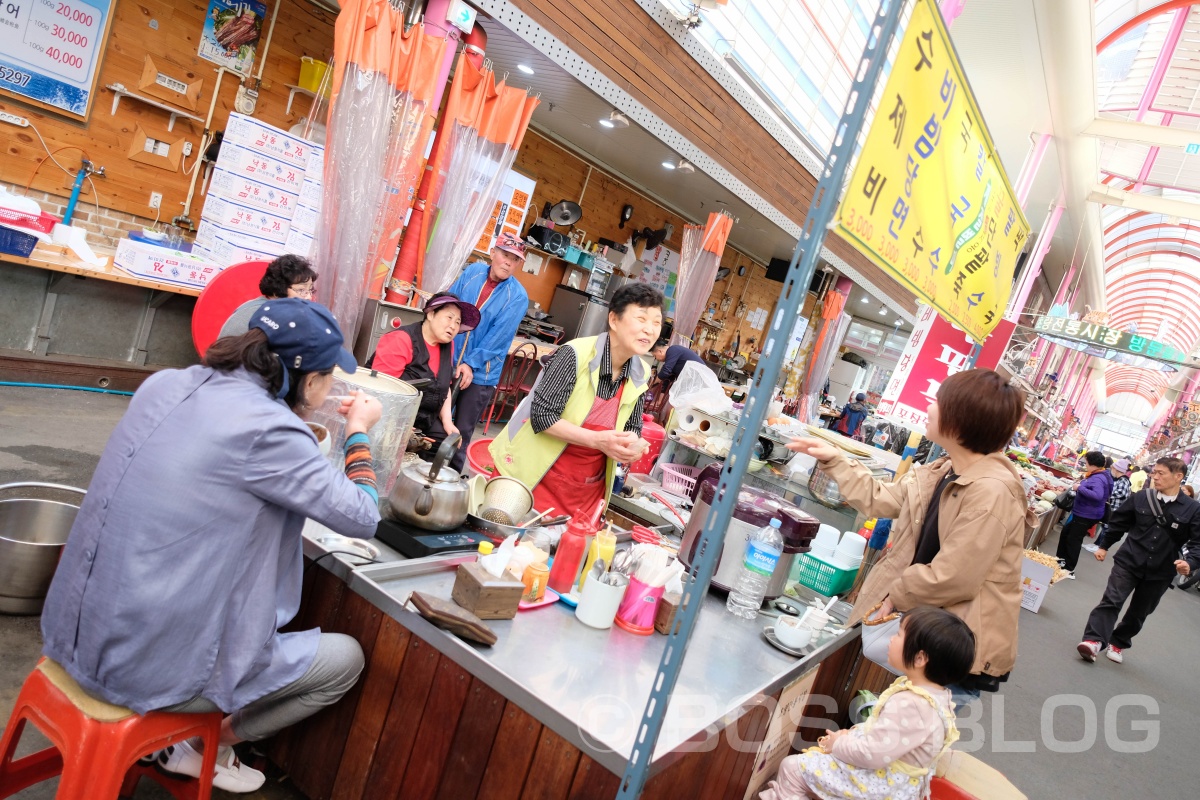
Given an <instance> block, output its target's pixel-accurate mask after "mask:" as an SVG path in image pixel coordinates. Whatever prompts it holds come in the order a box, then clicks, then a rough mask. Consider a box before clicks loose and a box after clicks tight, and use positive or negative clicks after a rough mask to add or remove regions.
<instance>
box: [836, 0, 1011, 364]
mask: <svg viewBox="0 0 1200 800" xmlns="http://www.w3.org/2000/svg"><path fill="white" fill-rule="evenodd" d="M838 229H839V231H840V233H841V234H842V235H843V236H845V237H846V238H847V239H848V240H850V241H851V242H852V243H853V244H854V245H855V247H856V248H857V249H859V250H860V251H862V252H863V253H864V254H865V255H866V256H868V257H869V258H870V259H871V260H872V261H874V262H875V263H876V264H878V265H879V267H880V268H882V269H883V270H884V271H886V272H887V273H888V274H890V275H892V276H893V277H894V278H895V279H896V280H897V281H899V282H900V283H901V284H903V285H905V286H907V287H908V288H909V289H911V290H912V292H913V294H915V295H916V296H917V297H918V298H919V299H921V300H922V301H924V302H926V303H928V304H929V305H931V306H933V307H934V308H936V309H937V310H938V312H939V313H941V315H942V316H943V317H945V318H946V319H948V320H950V321H951V322H953V323H954V324H955V325H958V326H959V327H961V328H962V329H963V330H964V331H966V332H967V334H968V335H969V336H970V337H971V338H972V339H974V340H975V341H977V342H982V341H983V340H984V339H985V338H986V337H987V335H988V334H989V333H991V331H992V329H993V328H995V327H996V325H997V324H998V323H999V322H1000V318H1001V316H1002V315H1003V313H1004V307H1005V306H1006V305H1007V303H1008V296H1009V293H1010V292H1011V290H1012V281H1013V271H1014V269H1015V268H1016V264H1017V256H1018V255H1019V254H1020V252H1021V250H1022V248H1023V247H1024V246H1025V241H1026V239H1028V237H1029V223H1028V222H1027V221H1026V220H1025V215H1024V214H1023V213H1022V212H1021V206H1020V204H1019V203H1017V200H1016V196H1015V195H1014V193H1013V190H1012V186H1010V185H1009V182H1008V176H1007V175H1006V174H1005V172H1004V166H1003V165H1002V164H1001V163H1000V158H999V156H998V155H997V154H996V152H995V147H994V146H993V144H992V139H991V136H990V135H989V134H988V130H987V126H986V125H985V124H984V121H983V116H982V114H980V112H979V106H978V104H977V103H976V102H975V97H974V95H973V94H972V93H971V87H970V86H969V85H968V84H967V80H966V77H965V76H964V74H963V71H962V65H961V64H960V63H959V61H958V55H957V54H956V53H955V52H954V47H953V46H952V45H951V43H950V36H949V34H948V33H947V32H946V27H945V24H944V23H943V21H942V16H941V13H940V12H939V11H938V9H937V6H936V5H935V4H934V3H933V2H932V0H916V3H915V5H914V7H913V13H912V17H911V19H910V20H909V23H908V28H907V29H906V30H905V32H904V39H903V41H902V42H901V44H900V49H899V52H898V53H897V56H896V60H895V61H894V62H893V66H892V72H891V74H890V75H889V76H888V80H887V85H886V87H885V89H884V92H883V95H882V97H881V99H880V101H879V107H878V110H876V112H875V119H874V121H873V122H872V123H871V129H870V131H869V132H868V133H867V139H866V143H865V144H864V146H863V149H862V153H861V155H860V156H859V159H858V163H857V164H856V165H855V168H854V175H853V177H852V178H851V179H850V182H849V183H847V184H846V188H845V194H844V196H843V198H842V205H841V208H840V209H839V210H838Z"/></svg>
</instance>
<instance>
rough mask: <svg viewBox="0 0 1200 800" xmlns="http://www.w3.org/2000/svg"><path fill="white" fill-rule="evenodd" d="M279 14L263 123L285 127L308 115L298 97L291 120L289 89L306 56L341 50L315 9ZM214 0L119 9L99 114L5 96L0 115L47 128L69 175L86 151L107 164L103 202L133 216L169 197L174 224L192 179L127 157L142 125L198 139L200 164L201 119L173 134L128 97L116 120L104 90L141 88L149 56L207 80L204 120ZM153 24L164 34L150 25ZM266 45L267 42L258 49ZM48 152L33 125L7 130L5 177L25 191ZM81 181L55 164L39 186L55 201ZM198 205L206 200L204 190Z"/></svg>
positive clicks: (261, 105) (327, 20)
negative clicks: (80, 115)
mask: <svg viewBox="0 0 1200 800" xmlns="http://www.w3.org/2000/svg"><path fill="white" fill-rule="evenodd" d="M277 2H280V3H283V5H282V6H281V7H280V10H279V18H278V22H277V23H276V26H275V34H274V37H273V38H272V42H271V49H270V51H269V52H268V54H267V59H266V69H265V71H264V73H263V85H262V87H261V88H260V90H259V99H258V110H257V111H256V113H255V117H256V118H258V119H261V120H262V121H264V122H267V123H270V124H272V125H276V126H279V127H281V128H284V129H287V128H290V127H291V126H292V125H293V124H295V123H296V122H297V121H298V120H299V119H301V117H302V116H303V114H304V113H305V112H307V110H308V104H309V99H308V98H307V97H302V96H299V95H298V96H297V97H296V102H295V103H294V104H293V106H292V113H291V114H286V113H285V107H286V105H287V95H288V90H287V87H286V86H284V84H285V83H292V84H294V83H296V81H297V79H298V78H299V74H300V57H301V56H304V55H308V56H312V57H314V58H321V59H324V60H328V58H329V56H331V54H332V51H333V18H332V17H331V16H330V15H328V14H326V13H324V12H322V11H319V10H318V9H316V7H315V6H313V5H312V4H310V3H297V2H285V0H277ZM207 7H208V3H207V2H199V0H190V1H188V0H185V1H184V2H170V1H169V0H138V2H118V3H116V4H115V13H114V16H113V23H112V33H111V34H110V36H109V40H108V42H107V43H106V45H105V47H104V59H103V62H102V64H101V67H100V80H99V81H98V83H97V94H96V99H95V102H94V104H93V106H92V113H91V117H90V118H89V119H88V120H87V121H86V122H85V123H78V122H73V121H69V120H66V119H65V118H62V117H59V116H57V115H54V114H51V113H49V112H44V111H40V110H36V109H34V108H33V107H32V106H28V105H25V104H23V103H20V102H19V101H16V100H13V99H10V98H7V97H6V98H3V99H0V109H3V110H5V111H9V112H12V113H14V114H19V115H21V116H24V117H28V118H29V119H30V120H32V121H33V123H34V124H35V125H36V126H37V127H38V129H39V130H40V131H41V133H42V135H43V136H44V137H45V139H46V142H47V144H49V146H50V148H51V149H52V150H54V149H56V148H69V149H64V151H63V152H62V153H59V154H58V155H57V156H56V157H57V158H58V160H59V161H61V162H62V163H63V165H64V166H66V167H67V168H69V169H72V170H74V169H76V168H77V167H78V166H79V158H80V150H79V149H78V148H82V149H83V150H84V151H86V152H87V154H88V156H89V157H90V159H91V160H92V161H93V162H94V163H95V164H97V165H98V166H103V167H105V168H106V177H104V178H96V179H95V184H96V190H97V191H98V192H99V193H100V205H101V206H102V207H106V208H115V209H119V210H121V211H124V212H126V213H130V214H138V215H141V216H146V215H147V213H149V215H150V216H153V212H152V211H149V209H148V207H147V204H148V202H149V198H150V192H151V191H157V192H162V194H163V202H162V216H163V218H164V219H168V220H169V219H170V218H171V217H173V216H175V215H176V214H178V213H179V212H180V210H181V209H182V207H183V205H182V204H183V202H184V200H185V199H186V197H187V191H188V183H189V181H190V178H189V177H188V176H185V175H184V174H183V172H182V170H176V171H168V170H165V169H162V168H160V167H157V166H151V165H146V164H140V163H137V162H134V161H131V160H129V158H127V156H126V154H127V153H128V151H129V147H130V144H131V143H132V141H133V136H134V131H135V129H136V128H137V126H138V125H141V126H142V128H143V129H144V130H145V131H146V134H147V135H149V136H153V137H154V138H156V139H164V140H167V141H173V140H175V139H178V138H185V139H187V140H188V141H190V142H191V143H192V146H193V153H192V156H191V157H189V158H188V159H187V163H188V164H189V165H190V164H193V163H195V159H196V156H197V152H196V148H197V146H198V145H199V142H200V135H201V133H202V132H203V131H202V126H201V124H200V123H195V122H191V121H189V120H185V119H180V120H178V121H176V123H175V128H174V130H173V131H171V132H169V133H168V131H167V122H168V115H167V113H166V112H164V111H161V110H159V109H155V108H152V107H150V106H146V105H143V104H141V103H137V102H136V101H133V100H130V99H128V98H125V99H122V100H121V105H120V108H118V109H117V113H116V115H112V114H111V113H110V111H111V109H112V99H113V94H112V92H111V91H109V90H107V89H104V88H102V87H104V86H107V85H108V84H112V83H121V84H124V85H125V87H126V88H128V89H130V90H135V89H136V87H137V85H138V81H139V78H140V76H141V74H142V68H143V65H144V62H145V57H146V56H147V55H149V56H152V57H153V58H154V60H155V62H156V63H157V64H158V65H159V67H160V69H162V70H163V71H164V72H168V73H169V74H171V71H172V70H175V72H176V73H177V74H173V77H177V78H179V79H180V80H183V81H186V82H189V83H190V82H192V81H194V80H197V79H203V81H204V87H203V90H202V92H201V95H200V103H199V105H200V109H199V110H198V111H197V112H196V113H197V115H198V116H201V117H203V116H205V114H206V113H207V111H208V106H209V102H210V101H211V98H212V92H213V87H214V86H215V84H216V74H217V73H216V66H215V65H214V64H212V63H211V62H209V61H205V60H204V59H201V58H200V57H199V56H197V55H196V49H197V47H198V44H199V37H200V31H201V29H202V27H203V24H204V14H205V10H206V9H207ZM267 7H268V16H267V19H266V20H265V21H264V23H263V38H264V40H265V38H266V31H267V26H268V25H269V24H270V12H271V10H273V8H274V4H273V3H272V2H269V1H268V3H267ZM152 23H153V24H155V25H156V26H157V29H155V28H152V27H151V24H152ZM261 47H262V44H261V43H260V52H261ZM237 85H238V82H237V80H236V76H231V75H226V76H225V78H224V80H223V81H222V83H221V90H220V95H219V99H218V102H217V109H216V113H215V115H214V117H213V127H214V128H215V129H217V130H221V129H223V128H224V127H225V121H226V120H227V119H228V114H229V112H230V111H232V110H233V98H234V96H235V94H236V92H237ZM45 155H46V151H45V150H43V149H42V146H41V145H40V144H39V143H38V140H37V137H36V135H35V134H34V132H33V131H32V130H30V129H28V128H17V127H14V126H12V125H0V181H7V182H10V183H14V184H17V185H18V186H24V185H25V184H26V182H28V181H29V180H30V179H31V177H33V171H34V167H35V166H36V165H37V162H38V161H39V159H41V158H42V157H43V156H45ZM72 179H73V176H67V175H65V174H64V173H63V172H62V171H61V170H59V169H58V168H57V167H55V166H54V165H53V164H52V163H50V162H49V161H47V162H46V163H45V164H44V165H42V167H41V168H40V169H39V170H38V172H37V176H36V178H34V179H33V187H34V188H36V189H39V190H41V191H45V192H50V193H52V194H57V195H67V194H70V186H71V181H72ZM84 188H85V192H84V194H83V196H82V198H83V199H82V203H84V204H87V205H90V204H91V202H92V199H93V198H92V195H91V193H90V188H89V187H88V185H87V184H86V183H85V184H84ZM197 199H198V200H202V198H201V197H200V195H199V191H197ZM200 205H201V203H200V202H197V200H193V204H192V209H193V213H192V218H193V219H196V218H198V216H199V208H200Z"/></svg>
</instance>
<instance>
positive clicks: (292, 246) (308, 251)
mask: <svg viewBox="0 0 1200 800" xmlns="http://www.w3.org/2000/svg"><path fill="white" fill-rule="evenodd" d="M313 242H314V239H313V237H312V236H309V235H308V234H307V233H304V232H302V231H300V230H297V229H296V228H295V227H293V228H292V229H291V230H289V231H288V236H287V241H285V242H284V243H283V247H284V252H287V253H292V254H294V255H298V256H303V257H304V258H311V257H312V250H313Z"/></svg>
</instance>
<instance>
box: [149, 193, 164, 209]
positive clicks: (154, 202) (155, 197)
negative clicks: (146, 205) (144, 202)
mask: <svg viewBox="0 0 1200 800" xmlns="http://www.w3.org/2000/svg"><path fill="white" fill-rule="evenodd" d="M161 206H162V192H151V193H150V207H151V208H153V209H158V208H159V207H161Z"/></svg>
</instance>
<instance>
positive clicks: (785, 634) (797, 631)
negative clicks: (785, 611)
mask: <svg viewBox="0 0 1200 800" xmlns="http://www.w3.org/2000/svg"><path fill="white" fill-rule="evenodd" d="M812 637H813V632H812V630H811V629H809V628H805V627H802V626H801V624H800V619H799V618H798V617H789V616H786V615H784V616H781V617H780V618H779V619H778V620H777V621H776V622H775V638H776V639H778V640H779V643H780V644H781V645H783V646H784V647H790V648H792V649H793V650H799V649H800V648H801V647H804V646H805V645H807V644H808V643H809V642H811V641H812Z"/></svg>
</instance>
